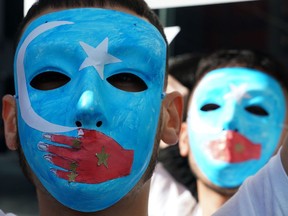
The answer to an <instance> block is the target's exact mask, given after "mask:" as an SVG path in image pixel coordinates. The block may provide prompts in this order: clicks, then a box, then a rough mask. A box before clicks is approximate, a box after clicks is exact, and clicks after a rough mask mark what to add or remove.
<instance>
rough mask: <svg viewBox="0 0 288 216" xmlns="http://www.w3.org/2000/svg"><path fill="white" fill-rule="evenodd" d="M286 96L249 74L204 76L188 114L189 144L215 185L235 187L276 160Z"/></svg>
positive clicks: (270, 82)
mask: <svg viewBox="0 0 288 216" xmlns="http://www.w3.org/2000/svg"><path fill="white" fill-rule="evenodd" d="M285 104H286V103H285V96H284V93H283V91H282V88H281V86H280V85H279V84H278V82H277V81H275V80H274V79H273V78H272V77H270V76H269V75H267V74H265V73H262V72H260V71H257V70H252V69H248V68H237V67H235V68H222V69H216V70H214V71H211V72H209V73H208V74H206V75H205V76H204V77H203V78H202V80H201V81H200V82H199V84H198V85H197V86H196V89H195V91H194V93H193V96H192V101H191V106H190V108H189V112H188V130H189V135H188V136H189V143H190V147H191V151H192V154H193V157H194V158H195V161H196V164H197V166H198V167H199V169H200V170H201V172H202V173H203V174H204V175H205V176H206V177H207V178H208V180H210V181H211V182H212V183H213V184H215V185H217V186H219V187H224V188H233V187H237V186H239V185H240V184H242V182H243V181H244V180H245V179H246V178H247V177H248V176H250V175H253V174H255V173H256V172H257V171H258V170H259V169H260V168H261V167H262V166H263V165H264V164H265V163H266V162H267V161H268V160H269V158H270V157H271V156H272V155H273V153H274V152H275V150H276V147H277V146H278V143H279V141H280V137H281V133H282V128H283V124H284V121H285V109H286V105H285Z"/></svg>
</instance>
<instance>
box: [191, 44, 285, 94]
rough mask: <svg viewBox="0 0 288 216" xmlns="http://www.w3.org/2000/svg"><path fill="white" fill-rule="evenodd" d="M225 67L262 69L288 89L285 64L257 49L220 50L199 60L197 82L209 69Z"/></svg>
mask: <svg viewBox="0 0 288 216" xmlns="http://www.w3.org/2000/svg"><path fill="white" fill-rule="evenodd" d="M223 67H247V68H252V69H256V70H260V71H262V72H264V73H266V74H269V75H270V76H272V77H273V78H274V79H276V80H277V81H278V82H279V83H280V84H281V85H282V86H283V87H284V88H285V89H287V90H288V74H287V69H286V68H285V66H284V65H283V64H282V63H280V62H279V61H278V60H276V59H275V58H273V57H272V56H271V55H269V54H267V53H264V52H259V51H255V50H246V49H243V50H235V49H230V50H219V51H216V52H214V53H212V54H210V55H207V56H206V57H203V59H201V61H200V62H199V66H198V69H197V72H196V82H199V81H200V79H201V78H202V77H203V76H204V75H205V74H206V73H208V72H209V71H212V70H214V69H217V68H223Z"/></svg>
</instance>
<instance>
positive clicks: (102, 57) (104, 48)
mask: <svg viewBox="0 0 288 216" xmlns="http://www.w3.org/2000/svg"><path fill="white" fill-rule="evenodd" d="M79 43H80V45H81V47H82V48H83V49H84V51H85V52H86V54H87V56H88V57H87V58H86V59H85V60H84V61H83V63H82V64H81V66H80V68H79V71H80V70H82V69H84V68H86V67H90V66H93V67H94V68H95V69H96V71H97V72H98V74H99V76H100V77H101V79H102V80H103V79H104V66H105V65H106V64H112V63H117V62H121V60H120V59H118V58H116V57H114V56H112V55H110V54H109V53H108V38H105V39H104V40H103V41H102V42H101V43H100V44H99V45H98V46H97V47H95V48H94V47H92V46H90V45H89V44H86V43H84V42H82V41H80V42H79Z"/></svg>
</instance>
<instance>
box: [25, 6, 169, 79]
mask: <svg viewBox="0 0 288 216" xmlns="http://www.w3.org/2000/svg"><path fill="white" fill-rule="evenodd" d="M111 20H113V22H111ZM52 22H58V23H61V22H66V24H62V25H59V26H57V27H54V28H51V29H48V27H47V30H45V27H44V26H43V24H45V23H47V24H49V23H52ZM39 26H43V27H42V28H44V30H43V32H41V34H40V30H38V31H36V32H35V31H34V30H35V29H36V28H38V27H39ZM32 31H34V32H33V34H36V35H37V34H39V35H37V37H35V39H34V40H33V41H31V44H29V47H27V54H26V56H27V58H26V61H29V60H30V59H29V56H33V62H32V64H31V61H29V65H25V66H26V67H28V68H26V73H27V76H28V78H31V77H32V76H33V75H34V73H37V72H38V71H39V70H41V67H43V68H45V66H47V65H50V67H52V66H55V67H59V65H60V64H61V67H64V66H63V58H64V60H65V58H66V59H67V61H68V60H69V66H70V68H69V69H71V70H69V71H75V70H78V69H79V68H80V67H81V63H82V62H81V61H83V60H82V59H81V60H80V59H75V58H76V57H75V52H78V53H79V55H81V54H82V55H84V56H85V55H87V54H88V55H89V56H88V57H90V58H91V59H93V58H95V57H96V56H95V55H96V53H97V52H98V53H99V51H103V52H105V51H107V52H108V54H111V55H107V56H105V58H109V57H110V58H112V59H113V60H114V61H118V62H119V64H114V65H113V66H115V67H116V68H117V67H118V68H117V69H118V70H121V69H122V70H123V69H127V70H133V69H134V70H137V71H139V72H140V73H142V75H143V76H144V77H146V78H147V79H149V78H150V79H154V77H155V76H157V75H159V71H161V73H162V76H163V73H164V70H165V58H166V57H165V54H166V44H165V41H164V40H163V37H162V36H161V34H160V33H159V31H158V30H157V29H156V28H155V27H154V26H153V25H151V24H150V23H148V22H147V21H145V20H143V19H141V18H138V17H135V16H133V15H129V14H125V13H122V12H118V11H113V10H106V9H87V8H85V9H71V10H65V11H60V12H54V13H51V14H47V15H44V16H42V17H40V18H38V19H37V20H35V21H34V22H32V23H31V25H30V26H29V27H28V28H27V30H26V31H25V33H24V36H23V37H22V41H21V42H20V45H21V43H23V40H25V39H26V37H27V35H28V36H31V34H30V33H31V32H32ZM98 53H97V54H98ZM72 55H73V56H72ZM59 56H61V58H57V57H59ZM113 57H115V58H113ZM79 58H80V57H79ZM57 59H60V61H62V62H59V61H57ZM71 59H72V60H73V61H71ZM91 59H90V60H91ZM43 60H45V61H43ZM77 60H78V61H77ZM113 60H111V61H113ZM79 61H80V62H79ZM147 62H149V63H150V62H153V64H147ZM71 63H75V65H74V64H71ZM77 64H78V65H77ZM79 64H80V65H79ZM95 64H97V63H95ZM95 64H94V65H95ZM60 69H62V68H60ZM102 69H103V68H102ZM100 73H101V74H100V75H101V76H102V78H105V77H107V76H108V75H109V70H108V71H107V73H108V74H107V75H105V74H102V73H105V71H103V72H102V71H101V72H100ZM161 73H160V74H161Z"/></svg>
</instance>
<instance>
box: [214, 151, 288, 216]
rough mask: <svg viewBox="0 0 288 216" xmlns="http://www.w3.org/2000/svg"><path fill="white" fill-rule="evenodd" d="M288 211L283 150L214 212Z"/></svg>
mask: <svg viewBox="0 0 288 216" xmlns="http://www.w3.org/2000/svg"><path fill="white" fill-rule="evenodd" d="M226 215H227V216H228V215H229V216H230V215H233V216H248V215H249V216H282V215H283V216H284V215H288V177H287V175H286V173H285V170H284V168H283V166H282V163H281V158H280V151H278V153H277V155H275V156H274V157H272V158H271V159H270V161H269V163H268V164H266V165H265V166H264V167H263V168H262V169H261V170H260V171H259V172H258V173H256V174H255V175H254V176H252V177H249V178H248V179H247V180H246V181H245V182H244V183H243V185H242V186H241V187H240V188H239V191H238V192H237V193H236V194H235V195H234V196H233V197H232V198H231V199H230V200H228V201H227V202H226V203H225V204H224V205H223V206H222V208H220V209H219V210H218V211H217V212H216V213H215V214H214V216H226Z"/></svg>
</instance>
